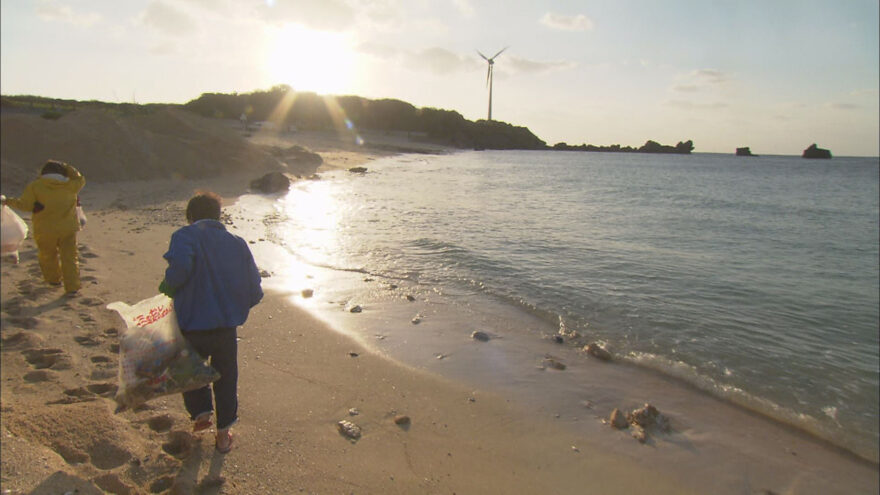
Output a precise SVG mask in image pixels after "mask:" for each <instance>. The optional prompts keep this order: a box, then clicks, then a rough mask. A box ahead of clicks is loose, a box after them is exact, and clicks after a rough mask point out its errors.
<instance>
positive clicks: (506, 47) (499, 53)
mask: <svg viewBox="0 0 880 495" xmlns="http://www.w3.org/2000/svg"><path fill="white" fill-rule="evenodd" d="M508 48H510V46H505V47H504V48H502V49H501V50H500V51H499V52H498V53H496V54H495V55H492V58H491V60H495V57H497V56H498V55H501V52H503V51H504V50H507V49H508Z"/></svg>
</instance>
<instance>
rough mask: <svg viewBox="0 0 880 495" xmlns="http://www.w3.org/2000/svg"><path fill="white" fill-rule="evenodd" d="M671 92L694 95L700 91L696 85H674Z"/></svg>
mask: <svg viewBox="0 0 880 495" xmlns="http://www.w3.org/2000/svg"><path fill="white" fill-rule="evenodd" d="M672 90H673V91H676V92H679V93H696V92H698V91H700V87H699V86H697V85H696V84H676V85H675V86H673V87H672Z"/></svg>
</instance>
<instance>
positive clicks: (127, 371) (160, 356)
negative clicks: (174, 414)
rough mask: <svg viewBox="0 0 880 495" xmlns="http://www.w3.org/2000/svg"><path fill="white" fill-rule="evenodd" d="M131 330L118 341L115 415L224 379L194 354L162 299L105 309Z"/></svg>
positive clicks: (166, 299) (168, 303) (170, 303)
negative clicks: (118, 316)
mask: <svg viewBox="0 0 880 495" xmlns="http://www.w3.org/2000/svg"><path fill="white" fill-rule="evenodd" d="M107 309H112V310H113V311H116V312H117V313H119V315H120V316H121V317H122V319H123V320H124V321H125V324H126V326H127V327H128V328H127V329H126V330H125V331H124V332H123V333H122V335H121V336H120V342H119V388H118V389H117V391H116V397H115V400H116V404H117V405H118V407H117V408H116V412H120V411H123V410H125V409H134V408H135V407H137V406H139V405H141V404H143V403H144V402H146V401H148V400H150V399H153V398H155V397H159V396H163V395H169V394H174V393H180V392H187V391H190V390H195V389H197V388H201V387H204V386H205V385H207V384H209V383H211V382H214V381H216V380H218V379H219V378H220V373H218V372H217V371H216V370H215V369H214V368H212V367H211V366H210V365H209V364H207V363H206V362H205V360H204V359H202V358H201V356H199V355H198V353H196V351H195V350H194V349H193V348H192V346H191V345H190V344H189V342H187V341H186V339H184V338H183V335H182V334H181V333H180V328H179V327H178V326H177V315H175V313H174V304H173V301H172V300H171V299H170V298H169V297H168V296H166V295H164V294H159V295H156V296H153V297H151V298H149V299H144V300H143V301H141V302H139V303H137V304H135V305H134V306H129V305H128V304H125V303H124V302H114V303H110V304H108V305H107Z"/></svg>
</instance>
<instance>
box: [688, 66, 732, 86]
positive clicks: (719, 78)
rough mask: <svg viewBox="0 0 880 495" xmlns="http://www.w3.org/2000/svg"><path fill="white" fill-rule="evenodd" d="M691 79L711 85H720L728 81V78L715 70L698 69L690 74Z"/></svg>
mask: <svg viewBox="0 0 880 495" xmlns="http://www.w3.org/2000/svg"><path fill="white" fill-rule="evenodd" d="M689 77H690V78H692V79H696V80H698V81H700V82H705V83H709V84H720V83H724V82H727V81H728V79H729V78H728V76H727V75H726V74H724V73H723V72H721V71H720V70H715V69H698V70H695V71H693V72H691V73H690V75H689Z"/></svg>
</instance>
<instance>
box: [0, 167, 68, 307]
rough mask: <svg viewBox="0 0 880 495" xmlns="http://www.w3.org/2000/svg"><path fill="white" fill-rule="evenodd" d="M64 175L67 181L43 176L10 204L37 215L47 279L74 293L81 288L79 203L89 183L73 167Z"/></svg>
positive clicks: (36, 228) (33, 219) (34, 218)
mask: <svg viewBox="0 0 880 495" xmlns="http://www.w3.org/2000/svg"><path fill="white" fill-rule="evenodd" d="M64 172H65V176H66V178H67V180H62V179H63V177H61V178H52V177H51V174H49V175H42V176H40V177H39V178H38V179H37V180H35V181H33V182H31V183H30V184H28V185H27V187H25V189H24V193H23V194H22V195H21V197H20V198H8V199H7V200H6V204H8V205H9V206H11V207H13V208H15V209H17V210H22V211H30V212H33V215H32V216H31V223H33V226H34V241H35V242H36V243H37V258H38V260H39V263H40V271H41V272H42V273H43V278H44V279H45V280H46V282H49V283H50V284H58V283H61V281H62V280H63V281H64V290H65V292H68V293H72V292H76V291H77V290H79V288H80V280H79V260H78V256H77V248H76V233H77V231H79V229H80V224H79V219H78V218H77V216H76V199H77V195H78V194H79V191H80V189H82V188H83V186H84V185H85V184H86V180H85V178H83V176H82V174H81V173H79V170H77V169H75V168H73V167H71V166H70V165H67V164H64ZM59 261H60V263H59Z"/></svg>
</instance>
